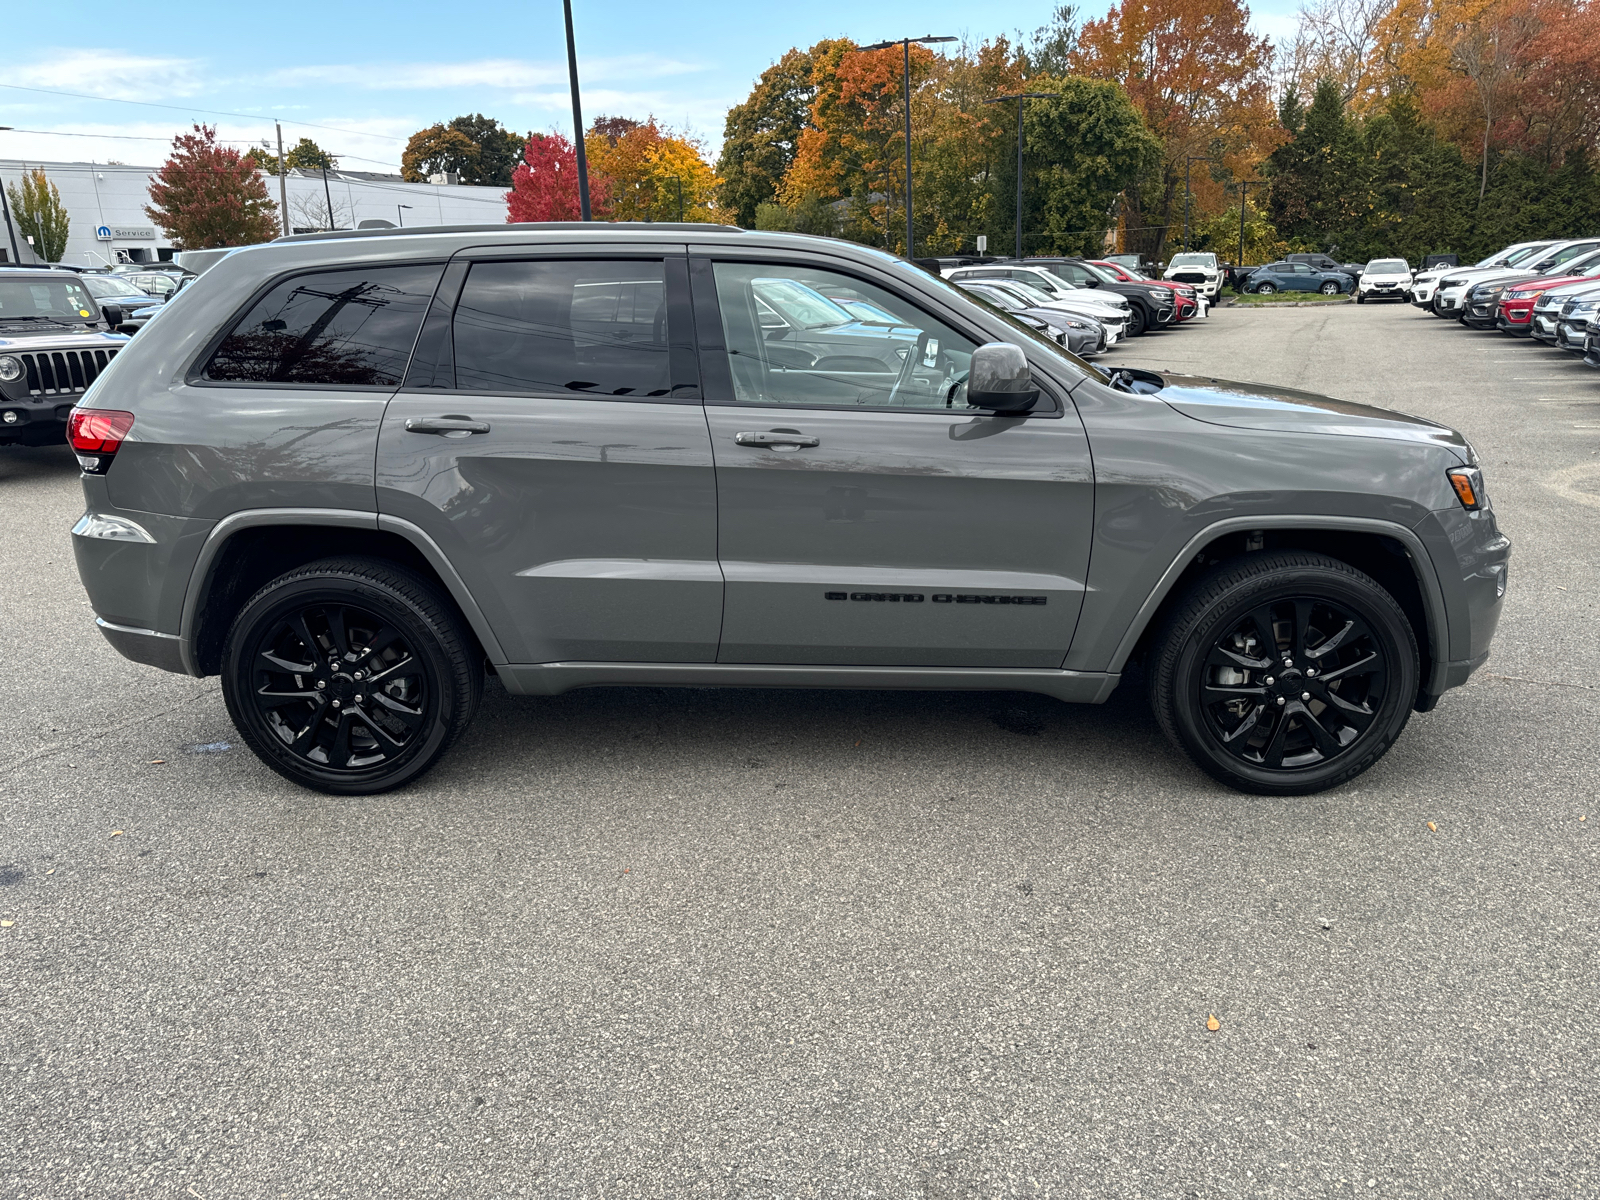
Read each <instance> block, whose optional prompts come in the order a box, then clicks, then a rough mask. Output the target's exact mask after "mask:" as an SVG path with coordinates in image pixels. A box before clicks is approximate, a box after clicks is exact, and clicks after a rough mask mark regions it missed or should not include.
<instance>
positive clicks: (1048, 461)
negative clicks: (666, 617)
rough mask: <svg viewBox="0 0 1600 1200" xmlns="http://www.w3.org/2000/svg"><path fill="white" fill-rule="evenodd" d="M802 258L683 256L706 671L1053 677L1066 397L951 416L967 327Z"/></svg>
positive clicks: (1074, 448)
mask: <svg viewBox="0 0 1600 1200" xmlns="http://www.w3.org/2000/svg"><path fill="white" fill-rule="evenodd" d="M815 261H816V259H815V258H814V257H812V258H809V259H805V260H795V259H788V260H785V259H783V258H780V257H778V256H776V255H774V256H772V257H769V258H762V257H748V258H741V257H738V256H735V255H733V254H731V253H729V254H727V255H726V256H718V257H717V260H715V261H713V259H712V258H711V257H709V256H708V257H706V258H696V259H695V260H694V261H693V263H692V277H693V281H694V295H695V306H696V308H695V317H696V327H697V330H698V333H699V337H700V346H701V363H702V370H703V374H704V378H705V380H706V388H707V408H706V414H707V420H708V422H709V425H710V428H711V437H712V447H713V451H714V454H715V458H716V465H717V466H716V470H717V488H718V495H719V501H720V503H719V516H718V544H719V551H720V561H721V564H722V569H723V573H724V577H725V579H726V581H727V582H726V598H725V602H724V616H723V631H722V645H721V650H720V652H719V654H718V661H719V662H728V663H773V664H813V665H908V666H955V667H1032V668H1041V667H1042V668H1056V667H1059V666H1060V665H1061V662H1062V660H1063V658H1064V657H1065V655H1066V651H1067V647H1068V644H1069V643H1070V641H1071V639H1072V632H1073V628H1074V626H1075V624H1076V622H1077V617H1078V611H1079V608H1080V605H1081V602H1082V597H1083V580H1084V576H1085V572H1086V570H1087V566H1088V557H1089V539H1090V532H1091V525H1092V516H1093V481H1092V472H1091V469H1090V463H1089V453H1088V445H1087V441H1086V439H1085V435H1084V430H1083V426H1082V424H1081V422H1080V421H1079V419H1078V416H1077V413H1076V411H1075V410H1074V409H1073V408H1072V406H1071V402H1070V400H1069V399H1068V398H1067V397H1066V395H1065V392H1064V391H1062V392H1058V393H1057V394H1055V395H1054V396H1052V397H1051V399H1050V400H1049V401H1048V403H1047V404H1045V405H1043V406H1042V407H1041V410H1040V411H1039V412H1038V413H1037V415H1030V416H1026V417H996V416H990V415H988V414H985V413H982V412H979V411H977V410H974V409H970V408H968V407H967V406H966V402H965V399H964V395H965V393H964V380H965V372H966V370H967V364H968V361H969V360H970V358H971V355H972V350H973V348H974V347H975V346H976V345H977V344H978V342H979V341H980V340H987V339H985V338H984V337H983V335H982V334H981V333H974V334H969V333H968V332H966V331H964V330H963V329H960V328H957V327H956V326H955V325H953V324H952V323H951V322H949V321H947V320H944V319H942V318H939V317H936V316H933V315H931V314H930V313H929V312H928V311H927V310H926V309H925V308H924V307H922V306H921V305H920V304H919V303H918V302H915V301H913V300H910V299H908V298H907V297H906V296H905V295H903V294H900V293H896V292H892V291H890V290H889V289H888V288H886V287H884V286H882V281H881V280H879V279H875V278H868V277H866V276H865V275H860V274H856V273H854V272H853V271H852V270H851V269H850V268H848V267H845V266H842V265H841V267H840V269H838V270H825V269H821V268H819V267H817V266H814V265H812V264H813V263H815ZM830 297H845V298H851V297H854V298H859V299H860V300H862V301H864V302H866V303H868V304H870V305H872V306H873V307H875V308H877V309H880V310H883V311H885V312H887V313H890V314H892V315H893V317H894V323H893V324H892V325H891V326H890V327H889V328H888V329H884V328H873V327H871V326H869V325H864V324H862V323H860V322H856V321H853V320H852V319H851V315H850V313H849V312H848V311H846V310H844V309H842V308H841V307H840V306H839V305H838V304H837V303H835V302H833V301H832V300H830ZM764 307H771V308H773V309H776V310H777V311H778V313H779V314H780V315H781V316H782V317H783V324H782V326H781V327H780V326H777V325H775V324H774V323H773V322H771V321H770V319H767V318H766V317H765V314H764V311H763V309H764ZM1018 337H1019V339H1021V340H1024V341H1026V340H1027V339H1026V338H1025V336H1024V335H1022V334H1020V333H1019V335H1018ZM1031 344H1032V343H1030V345H1031Z"/></svg>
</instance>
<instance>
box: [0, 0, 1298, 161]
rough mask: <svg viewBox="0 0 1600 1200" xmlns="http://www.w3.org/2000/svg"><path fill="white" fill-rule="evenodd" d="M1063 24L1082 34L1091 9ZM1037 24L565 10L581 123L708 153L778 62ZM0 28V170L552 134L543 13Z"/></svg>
mask: <svg viewBox="0 0 1600 1200" xmlns="http://www.w3.org/2000/svg"><path fill="white" fill-rule="evenodd" d="M1082 7H1083V9H1084V10H1085V11H1086V12H1087V13H1088V14H1089V15H1091V16H1098V15H1100V14H1101V12H1102V11H1103V10H1104V9H1105V8H1109V7H1110V4H1109V0H1100V2H1099V3H1093V2H1090V3H1085V4H1083V5H1082ZM1250 7H1251V17H1252V23H1253V25H1254V26H1255V28H1256V31H1257V32H1258V33H1261V34H1264V35H1266V36H1270V37H1272V38H1274V39H1275V40H1276V39H1278V38H1280V37H1284V36H1287V35H1288V34H1289V33H1291V32H1292V31H1293V28H1294V13H1295V11H1296V9H1297V8H1298V3H1297V0H1256V3H1254V4H1252V5H1251V6H1250ZM1052 8H1053V4H1052V2H1051V0H1043V2H1039V0H1014V2H1011V3H1002V4H983V5H971V4H957V3H953V2H952V0H916V2H912V0H879V2H878V3H877V4H875V5H873V6H872V8H871V10H870V12H869V10H866V9H863V8H861V6H860V5H859V4H851V3H846V2H844V0H809V2H808V3H804V4H800V5H797V6H795V7H794V8H789V7H787V6H785V7H784V8H783V9H782V10H781V11H776V10H769V9H766V8H765V6H764V5H761V4H757V5H751V4H748V3H739V4H735V3H732V2H731V0H698V2H697V3H695V4H681V3H680V4H661V3H658V2H649V0H606V2H604V3H597V2H595V0H573V21H574V25H575V27H576V37H577V47H578V69H579V74H580V82H581V85H582V94H583V115H584V122H585V124H588V123H589V122H591V121H592V120H593V119H594V118H595V117H597V116H601V115H609V116H628V117H633V118H635V119H643V118H645V117H646V116H650V115H654V116H655V117H656V118H657V120H658V121H660V122H661V123H663V124H665V125H668V126H670V127H672V128H673V129H674V130H677V131H687V132H689V133H690V134H691V135H692V136H697V137H699V138H700V139H701V140H702V141H703V142H704V143H705V145H706V149H707V151H708V153H710V154H712V155H714V153H715V151H716V149H717V146H718V145H719V143H720V141H721V136H722V123H723V117H724V115H725V114H726V112H727V110H728V108H729V107H730V106H731V105H734V104H737V103H738V102H739V101H741V100H743V99H744V98H745V97H746V96H747V95H748V94H749V92H750V88H751V86H752V84H753V83H754V82H755V79H756V77H757V76H758V75H759V74H760V73H761V72H762V71H763V70H764V69H766V67H767V66H769V65H770V64H771V63H772V62H773V61H775V60H776V59H777V58H778V57H779V56H781V55H782V54H783V53H784V51H786V50H787V49H788V48H789V47H791V46H809V45H811V44H812V43H813V42H816V41H817V40H819V39H821V38H824V37H850V38H853V39H855V40H856V41H858V42H863V43H865V42H872V41H883V40H888V39H890V38H893V37H895V36H897V35H898V36H901V37H904V36H907V35H910V36H920V35H923V34H935V35H952V36H957V37H964V38H967V39H970V40H971V41H974V42H977V41H982V40H983V39H985V38H989V37H993V36H996V35H998V34H1006V35H1009V36H1015V35H1016V33H1017V31H1019V30H1021V31H1024V32H1031V31H1032V30H1033V29H1035V28H1037V27H1038V26H1039V25H1041V24H1043V23H1044V22H1045V21H1046V20H1048V19H1049V15H1050V12H1051V10H1052ZM0 12H3V14H4V15H3V18H0V24H3V26H4V29H5V35H6V36H5V40H6V42H7V43H8V44H9V46H8V49H7V51H6V52H5V55H4V57H5V60H6V61H5V70H4V71H3V72H0V126H6V125H9V126H12V127H14V129H13V131H10V132H8V131H4V130H0V159H24V160H29V159H31V160H42V161H57V162H59V161H71V162H83V161H95V162H106V161H116V162H125V163H134V164H158V163H160V162H161V161H162V160H164V159H165V157H166V154H167V151H168V149H169V148H170V143H171V139H172V136H173V135H174V133H177V132H180V131H185V130H187V129H188V128H189V126H190V124H191V123H193V122H196V121H203V122H205V123H207V124H211V125H215V126H216V127H217V131H218V132H217V136H218V138H219V139H221V140H224V141H227V142H231V143H234V144H236V145H238V146H239V147H240V148H243V147H244V146H246V145H250V144H255V143H259V142H261V141H262V140H263V139H270V138H273V137H275V133H274V129H273V122H274V121H275V120H276V121H281V122H282V123H283V137H284V145H285V146H290V145H293V144H294V142H296V141H297V140H299V138H301V137H310V138H312V139H313V140H314V141H316V142H317V143H318V144H319V145H321V146H322V147H323V148H324V149H326V150H329V151H331V152H332V153H334V154H335V155H337V156H338V157H339V159H340V161H341V163H342V164H343V165H344V166H347V167H350V168H352V169H357V170H369V171H398V170H399V162H400V152H401V150H402V149H403V148H404V146H405V142H406V139H407V138H408V137H409V136H410V135H411V134H412V133H414V132H415V131H416V130H418V129H422V128H425V127H426V126H428V125H432V124H434V123H436V122H440V121H448V120H449V119H450V118H452V117H455V116H459V115H462V114H464V113H472V112H481V113H484V114H485V115H487V116H490V117H494V118H495V119H497V120H498V121H500V122H501V124H503V125H505V126H506V127H508V128H510V129H514V130H516V131H517V132H519V133H528V132H531V131H535V130H537V131H541V132H544V131H552V130H554V131H559V132H562V133H567V134H569V135H570V133H571V129H572V109H571V101H570V99H569V95H568V90H567V70H566V45H565V36H564V32H563V27H562V18H561V5H560V3H559V0H523V2H522V3H519V4H509V3H504V2H503V0H480V3H477V4H440V3H438V2H437V0H435V2H434V3H430V4H423V3H418V2H414V0H398V2H391V3H387V4H382V5H378V4H372V3H366V4H361V5H354V4H345V3H336V2H331V0H330V2H327V3H325V4H324V5H322V6H321V7H318V8H316V9H312V8H311V7H310V6H306V7H305V8H300V7H298V6H296V7H295V8H292V9H287V10H286V9H283V8H276V9H274V8H272V7H267V8H262V7H259V6H255V5H238V4H219V3H217V2H216V0H205V2H204V3H197V2H195V0H153V2H152V3H149V4H146V5H145V6H143V7H142V8H141V10H140V15H139V19H130V20H119V21H116V22H104V21H98V20H93V19H91V20H87V21H84V22H81V23H80V22H70V23H65V24H64V23H63V22H62V21H61V14H60V11H59V9H58V8H57V7H55V6H51V5H45V4H38V3H29V4H24V3H23V0H0ZM313 12H314V13H315V16H316V18H317V20H316V21H315V22H313V21H311V20H308V19H307V17H308V14H311V13H313ZM280 13H282V14H286V16H285V17H284V18H279V17H278V15H277V14H280ZM753 16H755V17H758V18H760V19H752V18H753ZM113 26H114V27H115V32H114V34H113V33H112V32H110V31H111V30H112V27H113ZM97 29H98V30H105V31H107V32H105V33H104V34H102V35H101V36H99V37H97V36H96V30H97ZM69 30H70V32H71V41H72V42H73V43H74V44H72V45H66V44H64V43H65V42H66V41H67V39H66V38H65V37H64V36H63V35H64V34H66V33H67V32H68V31H69ZM21 47H27V50H26V52H25V53H21V54H18V53H17V50H18V48H21ZM60 93H75V95H63V94H60ZM131 101H139V102H144V103H130V102H131ZM162 106H165V107H162Z"/></svg>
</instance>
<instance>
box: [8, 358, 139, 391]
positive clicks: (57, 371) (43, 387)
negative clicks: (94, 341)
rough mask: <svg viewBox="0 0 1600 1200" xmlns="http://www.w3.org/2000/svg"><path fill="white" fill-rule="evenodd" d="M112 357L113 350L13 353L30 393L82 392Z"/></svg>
mask: <svg viewBox="0 0 1600 1200" xmlns="http://www.w3.org/2000/svg"><path fill="white" fill-rule="evenodd" d="M116 356H117V351H115V350H39V351H35V352H33V353H29V354H19V355H17V357H18V358H20V359H21V360H22V367H23V370H24V371H26V372H27V375H28V395H30V396H59V395H64V394H66V393H68V392H81V391H85V390H86V389H87V388H88V386H89V385H90V384H91V383H93V382H94V381H95V379H96V378H97V377H98V376H99V374H100V372H101V371H104V370H105V369H106V364H107V363H108V362H110V361H111V360H112V359H113V358H115V357H116Z"/></svg>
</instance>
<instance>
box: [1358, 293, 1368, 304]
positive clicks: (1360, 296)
mask: <svg viewBox="0 0 1600 1200" xmlns="http://www.w3.org/2000/svg"><path fill="white" fill-rule="evenodd" d="M1366 302H1367V298H1366V297H1365V296H1363V295H1362V294H1361V293H1360V292H1357V293H1356V303H1357V304H1365V303H1366Z"/></svg>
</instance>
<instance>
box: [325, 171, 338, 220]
mask: <svg viewBox="0 0 1600 1200" xmlns="http://www.w3.org/2000/svg"><path fill="white" fill-rule="evenodd" d="M322 194H323V195H324V196H326V197H327V198H328V228H329V229H337V228H338V227H339V222H337V221H335V220H334V219H333V192H331V191H330V190H329V189H328V168H327V167H326V166H324V167H323V168H322Z"/></svg>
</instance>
